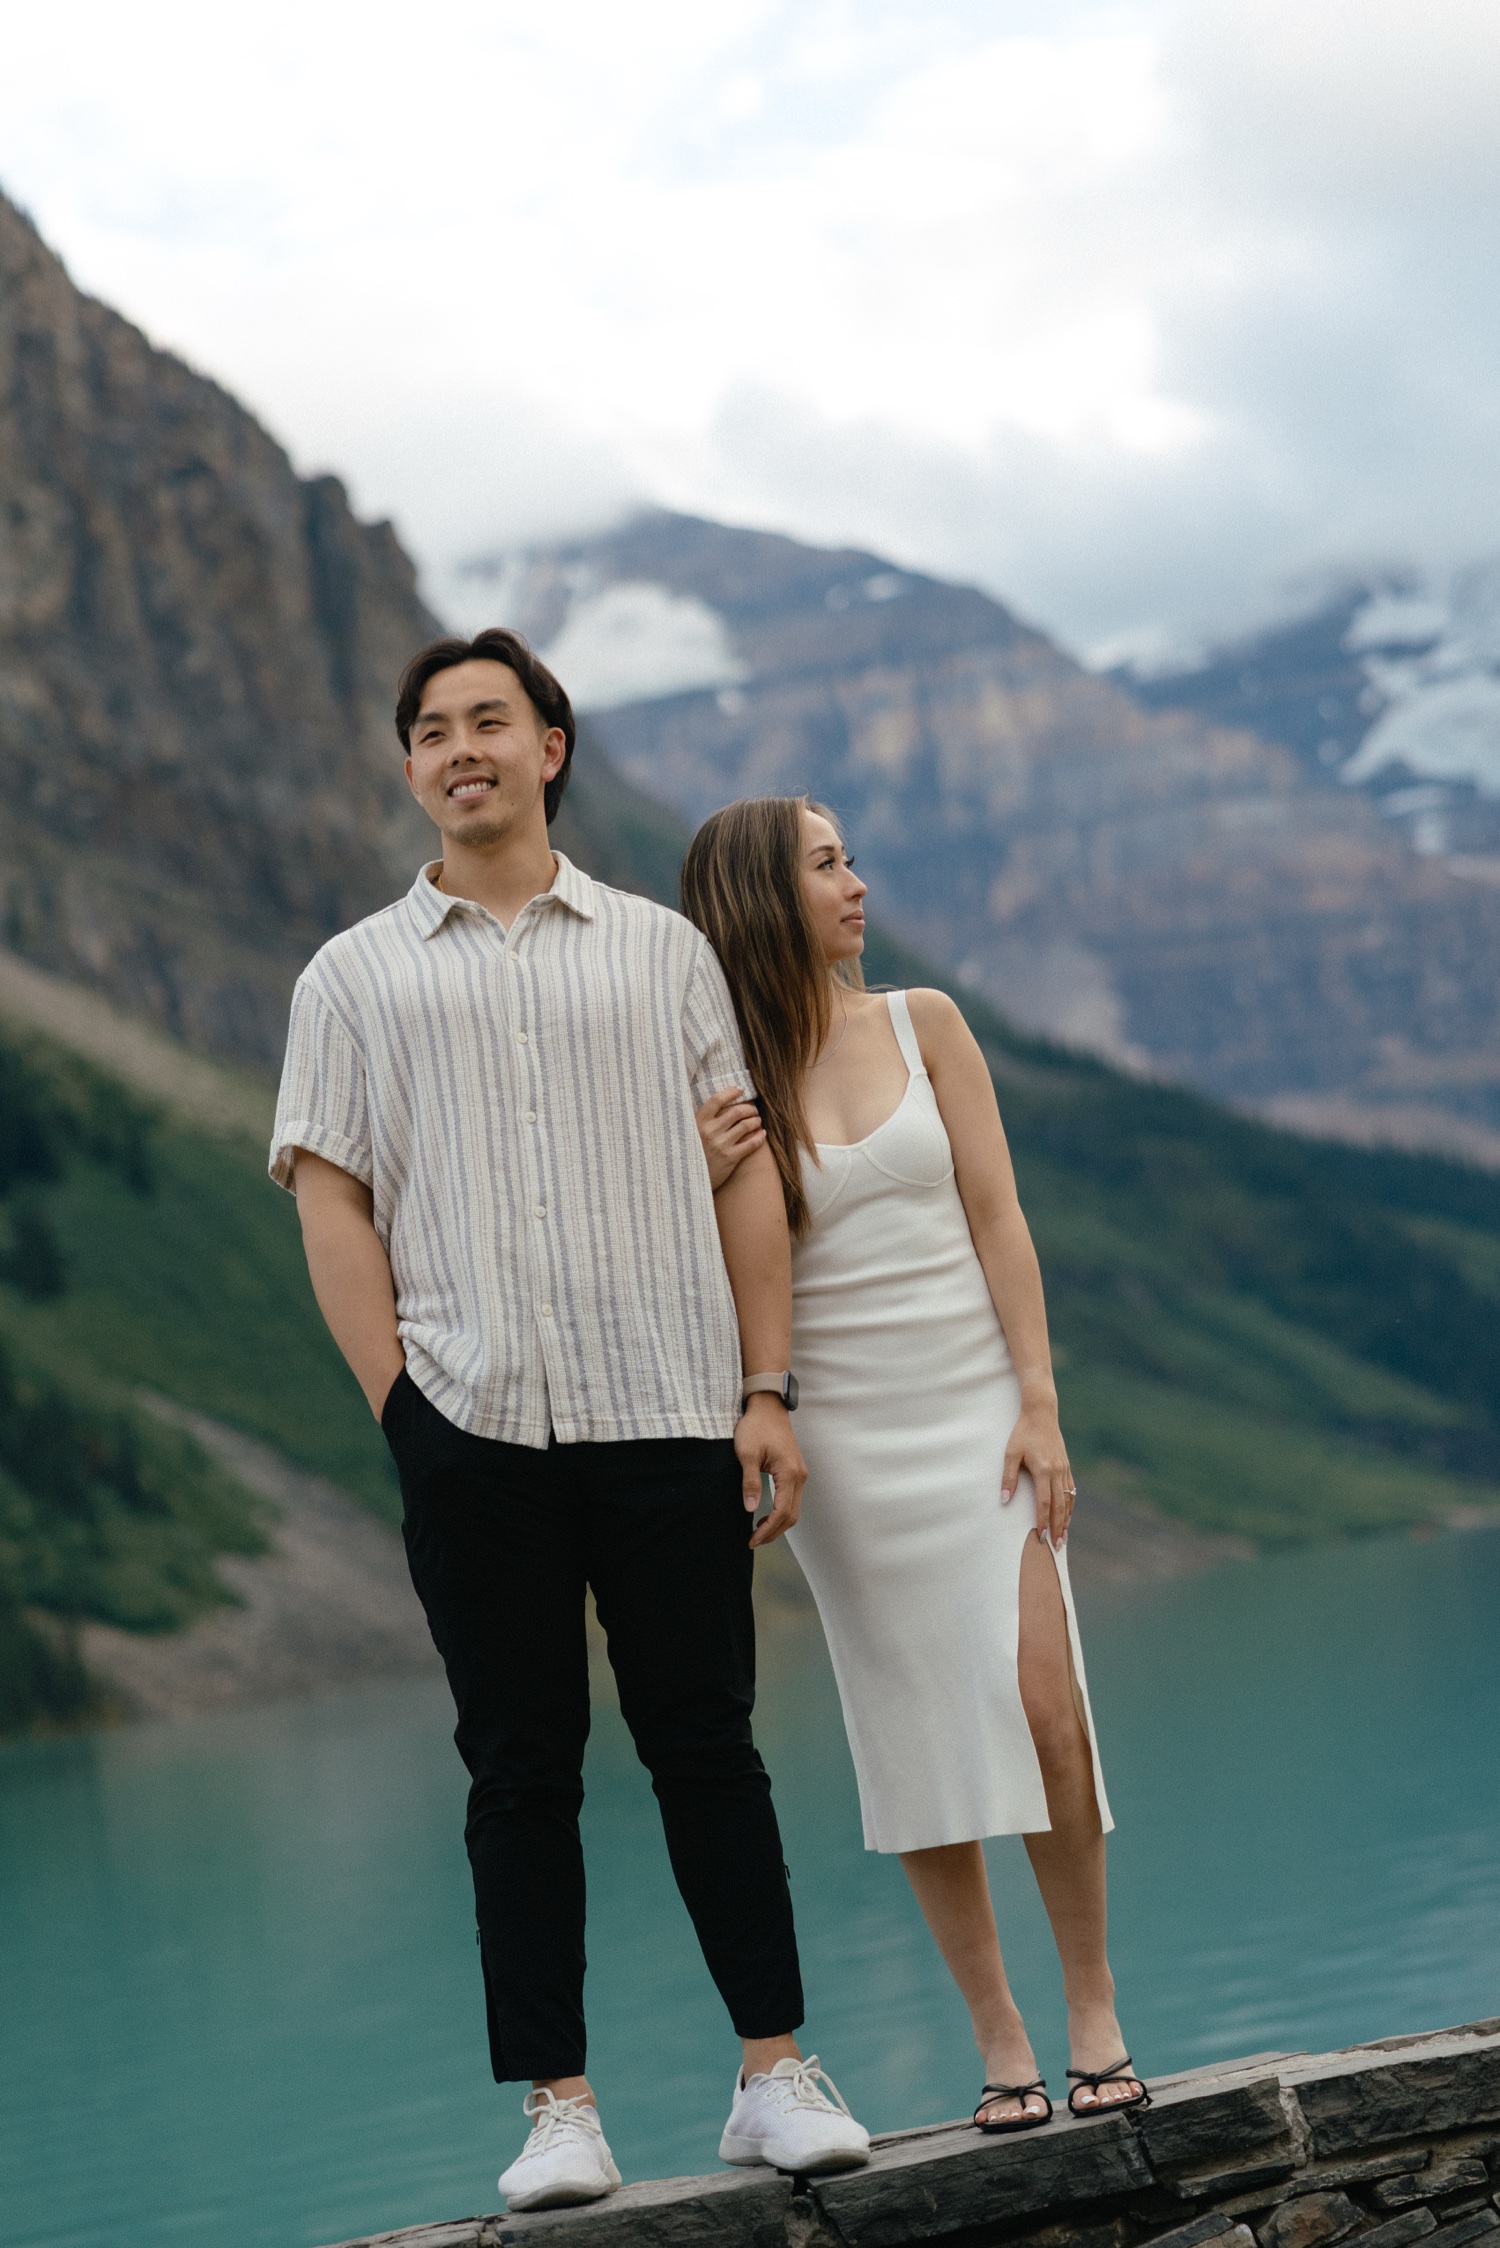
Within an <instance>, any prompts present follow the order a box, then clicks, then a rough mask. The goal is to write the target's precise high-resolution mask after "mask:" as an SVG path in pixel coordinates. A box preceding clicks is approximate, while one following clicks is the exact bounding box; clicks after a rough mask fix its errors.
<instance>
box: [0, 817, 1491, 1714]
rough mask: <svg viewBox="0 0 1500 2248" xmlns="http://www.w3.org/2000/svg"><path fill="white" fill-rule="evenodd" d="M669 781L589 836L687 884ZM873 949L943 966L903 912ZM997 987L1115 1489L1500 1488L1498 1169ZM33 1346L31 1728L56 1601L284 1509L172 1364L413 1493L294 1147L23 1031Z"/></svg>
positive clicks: (8, 1635)
mask: <svg viewBox="0 0 1500 2248" xmlns="http://www.w3.org/2000/svg"><path fill="white" fill-rule="evenodd" d="M628 793H630V794H631V795H632V798H633V792H628ZM595 797H597V799H598V801H595V800H594V799H595ZM641 803H642V800H641V799H639V798H633V800H632V801H629V802H626V803H625V804H623V805H622V806H617V805H613V803H612V801H611V800H610V799H609V797H608V795H607V792H604V791H597V790H596V791H594V792H593V793H592V794H591V792H589V791H588V790H586V789H581V790H580V791H579V797H578V801H577V803H576V805H575V806H574V808H573V817H572V820H571V822H570V830H569V833H568V834H567V836H566V837H565V838H564V837H561V836H560V840H562V841H564V847H565V848H569V849H571V850H572V851H574V852H575V853H576V854H577V856H578V857H579V858H580V859H581V860H583V861H585V863H591V864H593V865H595V866H596V867H597V869H598V871H599V872H600V873H601V874H603V875H605V876H606V878H610V879H614V880H616V881H625V880H627V879H629V878H630V877H631V876H632V874H633V875H634V878H635V886H638V887H640V888H643V889H649V890H652V891H654V892H655V893H656V894H658V895H659V894H661V892H662V891H663V890H664V889H665V888H666V887H667V884H668V883H669V881H670V879H671V875H672V871H673V860H674V856H675V849H676V844H677V841H678V837H677V836H676V834H675V833H674V829H673V825H672V823H671V821H670V819H669V817H668V816H667V815H665V814H663V815H661V816H660V817H659V818H658V817H657V815H656V814H655V812H654V809H652V808H648V810H647V811H642V809H641ZM867 970H868V973H869V975H870V979H871V981H890V982H897V983H903V984H907V983H913V982H918V981H921V982H932V981H938V980H940V979H938V978H936V977H934V976H933V974H932V972H931V970H930V969H929V968H927V967H926V966H925V965H924V964H923V963H922V962H920V961H917V960H915V959H914V958H913V957H912V956H911V955H909V954H907V953H904V952H903V951H902V950H901V948H899V947H898V946H896V945H894V944H893V943H891V942H890V941H889V940H887V939H882V938H881V937H880V936H879V934H878V933H877V934H875V935H873V936H872V939H871V943H870V948H869V954H868V956H867ZM960 996H962V995H960ZM963 1003H964V1005H965V1007H966V1009H967V1011H968V1013H969V1016H970V1019H971V1021H972V1022H973V1024H974V1028H975V1030H976V1033H977V1034H978V1036H979V1037H980V1040H981V1042H982V1044H983V1045H984V1046H985V1049H986V1051H987V1053H988V1055H989V1058H990V1061H991V1064H992V1067H993V1068H994V1071H995V1075H996V1081H997V1084H998V1087H999V1092H1000V1100H1001V1107H1002V1112H1003V1114H1004V1116H1005V1120H1006V1125H1007V1129H1008V1131H1009V1134H1010V1138H1011V1143H1012V1147H1013V1149H1014V1152H1015V1157H1016V1166H1017V1172H1018V1175H1019V1178H1020V1182H1021V1189H1022V1196H1023V1200H1024V1201H1025V1204H1026V1207H1027V1211H1028V1214H1029V1216H1030V1218H1031V1222H1032V1227H1033V1230H1034V1232H1035V1234H1036V1238H1037V1243H1038V1247H1039V1249H1040V1252H1041V1257H1042V1264H1043V1270H1044V1273H1045V1275H1046V1280H1047V1287H1048V1296H1049V1302H1050V1306H1051V1313H1052V1321H1053V1328H1054V1333H1055V1337H1056V1341H1057V1346H1058V1362H1059V1382H1060V1388H1061V1391H1062V1398H1063V1412H1064V1423H1065V1427H1066V1429H1067V1431H1068V1435H1069V1439H1070V1444H1071V1447H1072V1452H1073V1457H1074V1460H1075V1464H1076V1465H1077V1466H1078V1468H1079V1470H1080V1473H1081V1477H1082V1481H1083V1483H1084V1487H1085V1490H1086V1491H1087V1488H1088V1487H1089V1485H1090V1484H1091V1483H1092V1484H1093V1485H1094V1486H1095V1487H1096V1488H1100V1489H1109V1490H1114V1491H1117V1492H1119V1493H1121V1494H1122V1495H1126V1496H1133V1497H1136V1498H1139V1499H1141V1500H1144V1501H1146V1502H1148V1503H1150V1504H1152V1505H1154V1506H1156V1507H1158V1508H1160V1509H1162V1510H1163V1511H1164V1512H1166V1513H1169V1514H1174V1515H1177V1516H1180V1517H1182V1518H1184V1519H1187V1520H1190V1521H1193V1522H1196V1523H1200V1524H1203V1525H1205V1526H1208V1527H1213V1528H1221V1529H1226V1530H1233V1531H1236V1532H1238V1533H1241V1534H1242V1535H1245V1536H1248V1537H1250V1538H1252V1539H1255V1540H1257V1541H1259V1542H1261V1543H1263V1544H1280V1543H1287V1542H1291V1541H1297V1540H1306V1539H1314V1538H1326V1537H1330V1536H1338V1535H1343V1534H1347V1533H1349V1532H1357V1531H1363V1530H1370V1529H1376V1528H1379V1527H1381V1526H1384V1525H1391V1524H1398V1523H1418V1522H1426V1521H1441V1520H1445V1519H1452V1518H1454V1517H1455V1516H1456V1515H1458V1516H1461V1514H1462V1513H1463V1511H1464V1510H1466V1509H1473V1508H1480V1509H1483V1510H1485V1511H1489V1510H1491V1509H1494V1508H1496V1507H1500V1179H1494V1178H1491V1177H1488V1176H1486V1175H1484V1174H1481V1173H1478V1172H1473V1171H1469V1170H1466V1169H1464V1168H1462V1167H1460V1166H1457V1165H1453V1164H1448V1163H1444V1162H1441V1161H1438V1160H1435V1159H1430V1158H1424V1157H1408V1156H1401V1155H1394V1154H1391V1155H1385V1154H1369V1153H1362V1152H1359V1151H1356V1150H1352V1149H1346V1148H1341V1147H1337V1146H1332V1145H1322V1144H1315V1143H1312V1142H1308V1141H1302V1140H1298V1139H1295V1138H1292V1137H1290V1136H1288V1135H1286V1134H1282V1133H1277V1132H1272V1131H1270V1130H1268V1129H1266V1128H1264V1127H1262V1126H1260V1125H1258V1124H1255V1123H1253V1122H1251V1121H1249V1120H1247V1119H1244V1118H1241V1117H1238V1116H1235V1115H1232V1114H1230V1113H1228V1112H1226V1111H1224V1110H1221V1109H1218V1108H1215V1107H1214V1106H1213V1105H1212V1104H1211V1103H1209V1102H1206V1101H1203V1100H1200V1099H1198V1098H1196V1097H1194V1096H1192V1095H1190V1094H1185V1093H1181V1092H1178V1091H1176V1090H1174V1089H1172V1088H1169V1087H1163V1086H1156V1085H1151V1084H1145V1083H1140V1082H1137V1081H1135V1080H1132V1079H1129V1078H1126V1077H1122V1076H1120V1075H1119V1074H1118V1073H1116V1072H1114V1071H1111V1070H1109V1069H1107V1068H1104V1067H1103V1066H1101V1065H1099V1064H1096V1063H1093V1062H1091V1061H1087V1060H1084V1059H1081V1058H1079V1057H1077V1056H1074V1055H1070V1054H1067V1053H1063V1052H1060V1051H1058V1050H1056V1049H1053V1048H1049V1047H1046V1046H1044V1045H1041V1044H1038V1043H1037V1042H1035V1041H1031V1040H1027V1039H1024V1038H1021V1037H1018V1036H1017V1035H1016V1034H1015V1033H1013V1032H1012V1031H1010V1030H1009V1028H1008V1027H1007V1026H1006V1025H1005V1024H1003V1023H1002V1022H1000V1021H999V1020H998V1019H997V1018H996V1017H994V1016H993V1015H992V1014H990V1013H989V1012H988V1010H986V1009H985V1008H984V1007H983V1006H981V1005H977V1004H975V1003H974V1002H973V1001H972V1000H970V999H968V998H967V997H964V999H963ZM0 1352H3V1358H0V1728H3V1727H4V1726H6V1725H14V1724H16V1723H20V1722H28V1721H33V1720H35V1719H36V1718H37V1717H38V1716H39V1715H46V1714H49V1713H50V1714H53V1715H65V1714H67V1713H68V1712H69V1711H70V1710H76V1709H78V1708H81V1707H83V1706H85V1705H86V1699H87V1685H86V1681H84V1680H83V1679H82V1677H81V1675H80V1674H79V1673H78V1672H77V1670H76V1666H72V1665H70V1662H69V1658H68V1654H67V1642H66V1632H65V1630H64V1631H63V1633H62V1635H61V1636H59V1634H58V1632H57V1631H55V1630H52V1629H49V1627H48V1625H47V1622H46V1619H47V1617H48V1616H50V1617H52V1618H53V1619H56V1620H58V1621H59V1622H60V1623H61V1624H62V1625H63V1626H64V1627H65V1626H66V1623H67V1621H68V1620H69V1619H70V1618H77V1617H81V1616H102V1617H106V1618H108V1619H110V1620H113V1621H116V1622H119V1623H122V1624H125V1625H127V1626H130V1627H134V1628H139V1629H161V1628H170V1627H171V1626H172V1625H174V1624H176V1623H179V1622H181V1621H183V1620H184V1619H185V1618H186V1617H187V1616H189V1615H190V1614H192V1613H193V1612H195V1610H196V1609H198V1608H200V1607H201V1606H202V1605H203V1604H204V1603H206V1602H209V1601H212V1600H213V1599H215V1598H217V1597H220V1594H219V1593H218V1589H217V1584H216V1580H215V1578H214V1576H213V1572H212V1566H211V1564H212V1556H213V1554H214V1553H215V1552H216V1551H223V1550H225V1549H228V1548H237V1549H240V1550H247V1549H253V1547H254V1545H255V1544H256V1542H257V1540H258V1538H259V1536H260V1529H259V1524H258V1521H257V1517H256V1514H255V1510H254V1508H253V1507H252V1505H251V1503H250V1502H249V1501H248V1500H247V1499H246V1498H245V1496H244V1495H243V1494H242V1493H240V1492H238V1491H237V1490H236V1489H235V1487H234V1486H233V1485H231V1484H230V1483H228V1482H227V1480H226V1479H225V1478H224V1477H223V1476H222V1475H220V1474H219V1473H218V1472H217V1471H216V1470H214V1469H213V1468H212V1467H211V1466H210V1465H209V1463H207V1462H206V1461H205V1460H204V1459H203V1458H202V1456H201V1455H200V1454H199V1453H198V1452H197V1451H196V1449H195V1448H194V1447H193V1446H192V1445H191V1444H190V1443H189V1442H188V1441H187V1440H186V1439H185V1438H182V1437H180V1436H178V1435H176V1434H175V1433H173V1432H169V1431H167V1430H165V1429H163V1428H162V1427H161V1425H160V1424H159V1423H158V1422H156V1421H155V1420H153V1419H152V1418H151V1416H150V1415H149V1414H146V1413H143V1412H142V1411H141V1410H140V1409H139V1407H138V1406H137V1404H136V1402H135V1397H136V1392H137V1391H138V1390H139V1389H140V1388H142V1387H145V1388H148V1389H153V1390H157V1391H160V1392H162V1393H164V1394H166V1395H167V1396H170V1397H172V1398H175V1399H177V1400H178V1401H180V1402H181V1403H183V1404H186V1405H190V1406H196V1407H198V1408H200V1409H202V1410H203V1411H205V1412H208V1413H211V1414H214V1415H216V1416H217V1417H219V1418H221V1419H223V1420H225V1421H228V1422H231V1423H233V1424H235V1425H236V1426H239V1427H242V1428H245V1429H247V1430H249V1431H251V1432H252V1433H254V1434H256V1435H259V1436H261V1437H264V1438H265V1439H266V1440H267V1441H269V1442H270V1443H272V1444H274V1445H276V1446H277V1447H278V1448H279V1449H280V1450H282V1451H283V1452H285V1453H286V1454H288V1455H289V1456H290V1457H291V1458H293V1459H295V1460H298V1461H301V1462H303V1463H305V1464H306V1465H308V1466H310V1467H313V1468H316V1469H318V1470H320V1471H321V1472H323V1473H325V1474H328V1475H330V1476H332V1477H333V1478H335V1479H336V1480H337V1481H339V1482H341V1483H343V1484H345V1485H346V1486H348V1487H349V1488H350V1489H352V1490H355V1491H357V1492H359V1493H360V1494H361V1496H363V1497H364V1498H365V1500H366V1501H367V1502H368V1503H369V1504H370V1505H371V1506H372V1507H374V1508H376V1509H377V1510H379V1511H380V1512H382V1513H384V1514H386V1515H387V1516H394V1514H395V1512H396V1493H395V1488H394V1481H393V1478H392V1475H391V1472H390V1468H389V1465H388V1462H387V1459H386V1456H385V1450H384V1446H383V1445H382V1443H381V1440H380V1437H379V1433H378V1431H377V1430H376V1428H375V1426H374V1424H373V1423H372V1421H371V1420H370V1417H369V1414H368V1413H367V1411H366V1409H365V1406H364V1402H363V1399H362V1398H361V1397H360V1395H359V1392H358V1391H357V1389H356V1388H355V1386H354V1383H353V1381H352V1380H351V1378H350V1377H349V1375H348V1374H347V1372H346V1371H345V1369H344V1367H343V1366H342V1363H341V1362H340V1360H339V1358H338V1355H337V1353H336V1352H335V1350H334V1348H333V1346H332V1344H331V1343H330V1341H329V1340H328V1337H327V1335H326V1333H325V1331H324V1329H323V1326H322V1323H321V1321H320V1319H319V1317H318V1314H317V1310H316V1307H315V1305H314V1303H313V1301H312V1296H311V1292H310V1290H309V1288H308V1285H307V1279H306V1275H305V1271H304V1268H303V1263H302V1253H301V1245H300V1240H299V1237H298V1231H297V1224H296V1214H295V1209H294V1207H293V1205H292V1203H291V1201H290V1199H289V1198H288V1197H287V1196H285V1195H282V1194H279V1193H277V1192H276V1191H275V1190H274V1189H273V1188H272V1187H271V1186H270V1185H269V1183H268V1182H267V1180H266V1177H265V1169H264V1151H263V1148H262V1147H261V1146H260V1144H259V1143H258V1142H257V1141H255V1140H252V1139H251V1138H250V1137H248V1136H242V1137H235V1136H233V1135H232V1134H229V1133H213V1132H210V1131H207V1130H204V1129H202V1128H198V1127H194V1126H191V1125H189V1124H187V1123H185V1122H183V1121H181V1119H180V1117H178V1116H174V1114H173V1112H172V1111H171V1110H170V1109H169V1108H168V1107H167V1106H165V1105H163V1106H161V1107H159V1108H156V1109H153V1107H152V1104H150V1103H149V1102H146V1101H143V1100H142V1099H141V1098H140V1097H139V1096H138V1095H136V1094H131V1093H128V1092H126V1091H125V1090H124V1089H123V1087H122V1086H121V1085H120V1084H119V1083H118V1081H117V1080H116V1079H115V1078H114V1077H113V1076H112V1075H111V1074H110V1073H109V1072H108V1071H106V1070H103V1069H101V1068H99V1067H97V1066H95V1065H92V1064H88V1063H85V1062H84V1061H82V1060H81V1059H80V1058H78V1056H77V1055H75V1054H73V1053H70V1052H68V1051H65V1050H64V1049H62V1048H61V1047H59V1046H57V1045H55V1044H53V1043H51V1042H49V1040H48V1039H46V1038H45V1037H43V1036H40V1035H39V1034H38V1033H36V1032H35V1031H34V1030H29V1031H19V1030H16V1029H14V1028H6V1027H5V1026H4V1025H0ZM23 1611H26V1612H29V1613H30V1615H31V1616H32V1618H33V1619H36V1618H38V1617H40V1619H41V1623H40V1626H39V1627H38V1626H37V1625H36V1623H35V1621H33V1624H32V1625H28V1624H27V1622H26V1620H25V1614H24V1613H23Z"/></svg>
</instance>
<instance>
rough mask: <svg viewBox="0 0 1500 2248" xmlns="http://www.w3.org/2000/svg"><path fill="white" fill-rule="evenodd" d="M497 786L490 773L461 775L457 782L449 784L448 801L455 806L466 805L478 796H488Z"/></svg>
mask: <svg viewBox="0 0 1500 2248" xmlns="http://www.w3.org/2000/svg"><path fill="white" fill-rule="evenodd" d="M495 785H496V783H495V779H494V776H493V775H492V774H490V773H461V774H460V775H459V777H458V779H457V780H456V781H450V782H449V783H448V800H449V802H450V803H453V804H466V803H468V802H470V801H471V800H472V799H473V798H474V797H476V796H488V794H489V792H490V790H491V789H492V788H494V787H495Z"/></svg>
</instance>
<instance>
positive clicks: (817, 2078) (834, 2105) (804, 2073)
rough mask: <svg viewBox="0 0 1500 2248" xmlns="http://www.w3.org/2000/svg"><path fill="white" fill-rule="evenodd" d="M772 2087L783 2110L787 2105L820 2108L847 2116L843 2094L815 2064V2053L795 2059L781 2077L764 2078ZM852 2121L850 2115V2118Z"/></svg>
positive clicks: (789, 2106) (773, 2093) (847, 2111)
mask: <svg viewBox="0 0 1500 2248" xmlns="http://www.w3.org/2000/svg"><path fill="white" fill-rule="evenodd" d="M766 2082H767V2084H768V2085H769V2086H770V2087H771V2093H772V2097H773V2098H774V2099H775V2102H776V2105H777V2106H778V2107H779V2108H781V2109H782V2110H783V2111H786V2110H787V2109H789V2108H794V2107H799V2108H823V2109H826V2110H827V2111H828V2112H829V2113H831V2114H839V2115H848V2114H849V2110H848V2108H847V2107H846V2106H845V2104H844V2097H843V2094H842V2093H841V2092H840V2090H839V2088H838V2086H837V2085H836V2084H835V2083H834V2081H833V2078H832V2077H831V2076H828V2075H826V2074H825V2073H824V2071H823V2070H822V2069H821V2068H820V2067H819V2066H818V2056H817V2054H816V2053H809V2055H808V2057H807V2059H806V2060H805V2061H798V2063H797V2064H796V2066H795V2068H790V2069H788V2070H787V2071H786V2074H785V2075H784V2076H783V2075H781V2074H780V2073H773V2074H772V2075H770V2076H768V2077H767V2079H766ZM850 2120H851V2121H852V2120H853V2119H852V2117H851V2119H850Z"/></svg>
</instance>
